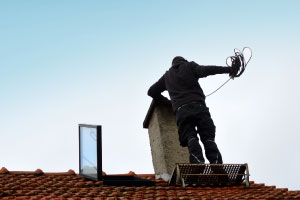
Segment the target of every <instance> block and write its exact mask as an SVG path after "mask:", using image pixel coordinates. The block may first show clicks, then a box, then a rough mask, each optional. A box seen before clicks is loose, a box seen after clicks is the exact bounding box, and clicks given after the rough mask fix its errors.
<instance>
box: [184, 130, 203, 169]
mask: <svg viewBox="0 0 300 200" xmlns="http://www.w3.org/2000/svg"><path fill="white" fill-rule="evenodd" d="M188 150H189V153H190V163H197V164H204V163H205V160H204V157H203V154H202V149H201V146H200V144H199V139H198V137H197V136H196V137H189V139H188Z"/></svg>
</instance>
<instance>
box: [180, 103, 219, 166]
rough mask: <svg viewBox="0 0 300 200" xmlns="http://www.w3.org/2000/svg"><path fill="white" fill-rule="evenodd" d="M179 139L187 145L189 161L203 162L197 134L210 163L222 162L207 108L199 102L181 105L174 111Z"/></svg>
mask: <svg viewBox="0 0 300 200" xmlns="http://www.w3.org/2000/svg"><path fill="white" fill-rule="evenodd" d="M176 122H177V126H178V133H179V141H180V145H181V146H183V147H186V146H187V147H188V150H189V153H190V163H204V161H205V160H204V158H203V154H202V149H201V146H200V144H199V139H198V134H199V136H200V140H201V142H202V144H203V146H204V149H205V155H206V158H207V159H208V160H209V162H210V163H220V164H221V163H223V161H222V156H221V153H220V151H219V149H218V147H217V144H216V143H215V131H216V127H215V125H214V122H213V120H212V119H211V116H210V113H209V109H208V108H207V107H206V106H205V105H204V104H202V103H200V102H192V103H188V104H185V105H183V106H182V107H180V108H179V109H177V111H176Z"/></svg>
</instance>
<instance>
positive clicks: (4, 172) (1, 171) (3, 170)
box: [0, 167, 9, 174]
mask: <svg viewBox="0 0 300 200" xmlns="http://www.w3.org/2000/svg"><path fill="white" fill-rule="evenodd" d="M8 173H9V171H8V170H7V169H6V168H5V167H2V168H1V169H0V174H8Z"/></svg>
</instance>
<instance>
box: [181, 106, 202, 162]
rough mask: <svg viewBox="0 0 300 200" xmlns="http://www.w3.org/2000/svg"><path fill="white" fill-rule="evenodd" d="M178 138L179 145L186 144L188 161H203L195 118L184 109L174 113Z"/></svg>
mask: <svg viewBox="0 0 300 200" xmlns="http://www.w3.org/2000/svg"><path fill="white" fill-rule="evenodd" d="M176 119H177V125H178V133H179V140H180V144H181V146H187V147H188V150H189V154H190V157H189V160H190V163H204V162H205V160H204V157H203V153H202V148H201V146H200V144H199V139H198V135H197V131H196V126H195V122H194V121H195V120H194V119H193V117H192V116H191V115H190V113H189V111H188V110H186V109H181V110H180V112H178V113H176Z"/></svg>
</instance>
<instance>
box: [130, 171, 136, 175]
mask: <svg viewBox="0 0 300 200" xmlns="http://www.w3.org/2000/svg"><path fill="white" fill-rule="evenodd" d="M128 175H130V176H135V175H136V174H135V173H134V172H133V171H130V172H128Z"/></svg>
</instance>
